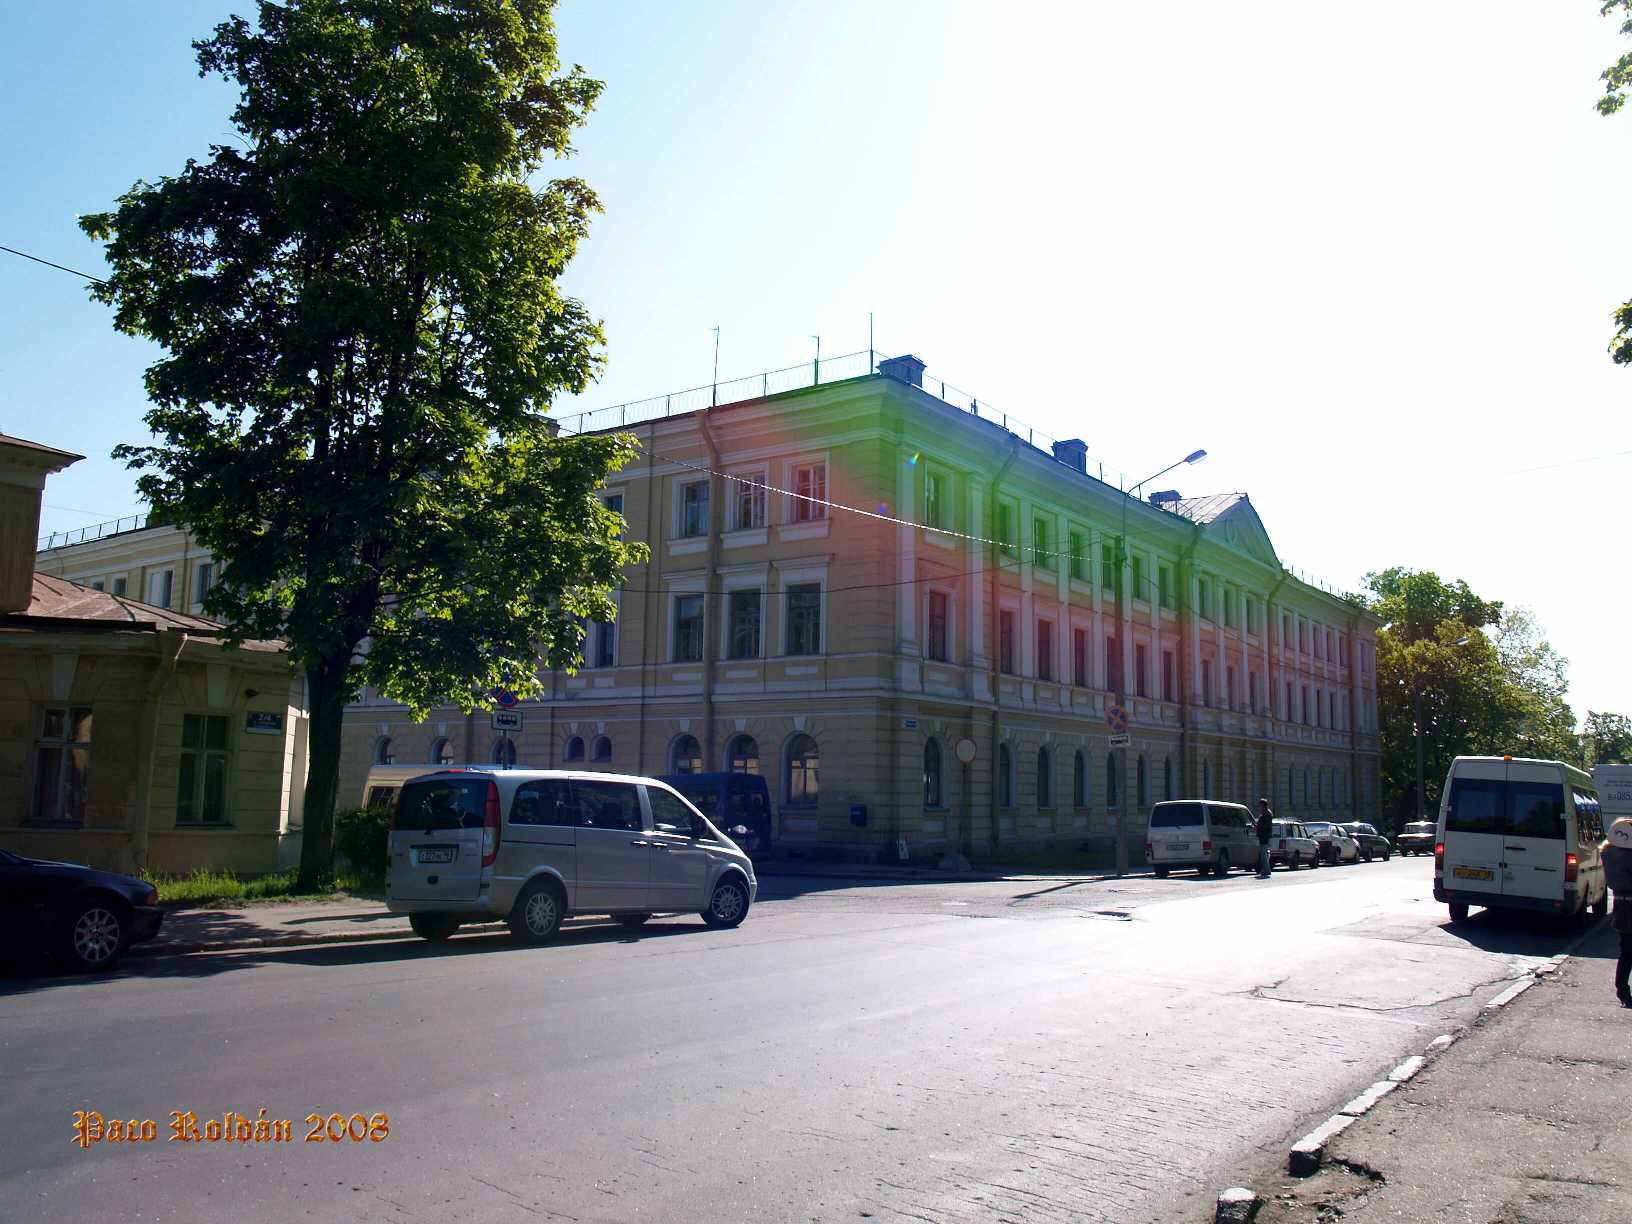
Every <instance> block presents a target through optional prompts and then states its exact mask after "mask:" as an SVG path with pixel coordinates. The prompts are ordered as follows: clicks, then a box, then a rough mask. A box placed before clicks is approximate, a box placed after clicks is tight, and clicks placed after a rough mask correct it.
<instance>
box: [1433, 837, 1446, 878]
mask: <svg viewBox="0 0 1632 1224" xmlns="http://www.w3.org/2000/svg"><path fill="white" fill-rule="evenodd" d="M1434 874H1435V875H1444V874H1445V843H1444V842H1435V843H1434Z"/></svg>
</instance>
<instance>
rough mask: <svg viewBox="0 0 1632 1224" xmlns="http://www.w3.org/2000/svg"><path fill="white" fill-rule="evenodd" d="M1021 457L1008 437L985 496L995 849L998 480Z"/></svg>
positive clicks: (999, 716) (999, 733)
mask: <svg viewBox="0 0 1632 1224" xmlns="http://www.w3.org/2000/svg"><path fill="white" fill-rule="evenodd" d="M1019 457H1020V443H1019V440H1018V439H1016V438H1013V437H1011V438H1010V439H1009V457H1008V458H1007V459H1005V460H1003V466H1002V467H1000V468H998V469H997V473H996V474H995V475H994V476H993V477H992V479H991V484H990V494H989V495H988V497H987V499H986V501H987V509H988V511H989V520H990V522H991V525H992V526H991V530H990V531H989V532H988V533H987V538H988V539H990V540H991V541H992V542H991V543H990V544H988V545H987V546H986V555H987V558H988V559H987V563H986V585H987V589H988V590H989V591H990V593H991V600H992V614H991V615H990V616H989V617H987V618H986V620H987V629H986V633H987V642H988V644H989V646H990V649H989V650H988V651H987V652H986V659H987V664H988V666H989V667H990V669H991V671H990V675H991V684H992V773H991V778H992V782H991V786H990V787H989V788H988V790H989V792H990V798H991V803H990V809H991V815H992V832H991V844H992V847H993V848H994V849H995V848H996V846H997V822H998V803H997V800H998V788H999V783H1000V781H1001V779H1000V778H999V777H998V772H997V770H998V753H999V750H1000V749H1001V747H1002V744H1003V713H1002V705H1003V691H1002V687H1001V681H999V679H998V671H997V662H998V660H997V644H998V625H997V621H998V602H997V573H998V569H999V567H1000V565H1001V562H1000V561H999V560H998V552H999V545H998V543H997V486H998V483H999V482H1000V481H1001V480H1002V479H1003V477H1005V476H1007V475H1008V473H1009V468H1011V467H1013V466H1014V461H1015V460H1016V459H1018V458H1019ZM1016 517H1017V518H1018V516H1016ZM1014 529H1015V532H1016V533H1018V532H1019V530H1020V524H1019V523H1018V522H1016V523H1015V526H1014ZM1009 767H1010V768H1011V769H1012V768H1013V767H1014V758H1013V757H1012V756H1011V757H1010V758H1009Z"/></svg>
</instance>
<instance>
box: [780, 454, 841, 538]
mask: <svg viewBox="0 0 1632 1224" xmlns="http://www.w3.org/2000/svg"><path fill="white" fill-rule="evenodd" d="M814 468H821V469H822V483H821V488H820V490H817V489H816V488H815V484H814V482H812V484H811V486H810V492H808V493H802V491H801V490H800V488H799V476H800V473H802V472H807V471H810V470H812V469H814ZM785 487H786V488H787V489H788V491H789V492H790V493H793V494H801V493H802V495H801V496H793V497H784V498H783V500H784V501H785V502H786V503H787V513H786V516H785V517H784V519H783V522H785V523H788V524H794V523H797V524H800V525H803V524H805V523H820V522H825V521H827V520H828V519H830V518H832V517H833V516H832V515H830V514H829V513H828V507H827V505H826V504H825V503H826V502H829V501H831V500H832V498H833V465H832V464H831V463H830V462H829V461H828V456H827V455H826V454H825V453H824V454H821V455H809V456H804V457H802V458H799V459H791V460H789V461H788V483H787V485H786V486H785ZM806 497H814V498H817V499H818V500H817V501H814V502H812V501H806V500H805V498H806Z"/></svg>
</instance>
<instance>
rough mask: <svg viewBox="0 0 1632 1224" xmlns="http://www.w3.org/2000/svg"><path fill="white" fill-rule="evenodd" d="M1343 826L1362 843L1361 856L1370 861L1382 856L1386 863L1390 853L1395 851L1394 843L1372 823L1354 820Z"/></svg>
mask: <svg viewBox="0 0 1632 1224" xmlns="http://www.w3.org/2000/svg"><path fill="white" fill-rule="evenodd" d="M1343 827H1344V828H1345V829H1347V830H1348V831H1349V836H1350V837H1352V838H1354V840H1355V841H1357V842H1359V843H1360V857H1361V858H1363V859H1365V860H1366V862H1368V863H1369V862H1371V860H1372V859H1374V858H1378V857H1381V858H1382V860H1383V862H1385V863H1386V862H1388V858H1389V855H1391V854H1393V853H1394V843H1393V842H1391V841H1389V840H1388V838H1386V837H1384V836H1383V835H1382V834H1381V833H1379V832H1377V830H1376V829H1374V828H1372V826H1371V825H1369V824H1361V823H1360V822H1359V821H1354V822H1351V823H1349V824H1346V825H1344V826H1343Z"/></svg>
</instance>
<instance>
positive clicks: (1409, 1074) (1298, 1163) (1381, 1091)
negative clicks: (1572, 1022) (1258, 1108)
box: [1286, 931, 1592, 1177]
mask: <svg viewBox="0 0 1632 1224" xmlns="http://www.w3.org/2000/svg"><path fill="white" fill-rule="evenodd" d="M1591 934H1592V932H1591V931H1586V932H1583V933H1582V935H1581V938H1580V939H1577V940H1575V941H1574V942H1573V943H1571V944H1570V946H1569V948H1568V949H1567V950H1566V951H1564V952H1560V953H1559V954H1558V955H1557V956H1552V957H1549V958H1548V959H1547V960H1546V961H1544V962H1542V963H1541V964H1539V965H1537V966H1535V967H1534V968H1532V969H1529V970H1527V971H1526V972H1525V973H1524V974H1523V975H1522V976H1521V977H1519V978H1518V980H1517V981H1515V982H1514V983H1513V984H1512V985H1511V986H1509V987H1508V988H1507V989H1506V990H1504V991H1502V992H1501V993H1500V994H1498V995H1497V996H1496V997H1495V998H1493V999H1491V1000H1490V1001H1489V1002H1488V1003H1486V1004H1485V1005H1484V1007H1483V1008H1482V1009H1480V1014H1479V1016H1477V1017H1475V1019H1474V1024H1475V1025H1476V1024H1478V1023H1479V1021H1480V1020H1481V1019H1483V1018H1484V1017H1485V1016H1488V1015H1492V1014H1494V1013H1496V1012H1499V1011H1501V1010H1502V1009H1503V1008H1505V1007H1507V1006H1508V1005H1509V1004H1510V1003H1512V1002H1513V1000H1514V999H1517V998H1518V997H1519V996H1520V995H1522V994H1523V993H1524V992H1525V991H1527V990H1529V989H1530V988H1531V987H1532V986H1534V985H1535V984H1536V983H1537V982H1539V981H1540V980H1541V979H1542V978H1543V977H1547V976H1550V975H1551V974H1554V973H1557V972H1558V971H1559V970H1560V969H1561V968H1563V965H1564V962H1565V961H1567V960H1569V958H1570V954H1571V953H1573V952H1574V951H1575V949H1576V948H1577V947H1578V946H1579V945H1580V944H1581V943H1582V942H1583V941H1584V940H1585V939H1586V938H1587V937H1588V936H1589V935H1591ZM1472 1027H1473V1026H1472V1025H1469V1026H1467V1027H1464V1028H1460V1029H1457V1030H1456V1031H1455V1032H1451V1033H1441V1034H1440V1035H1439V1036H1438V1037H1435V1038H1434V1039H1433V1040H1432V1041H1430V1042H1429V1043H1428V1045H1427V1047H1426V1048H1425V1049H1424V1050H1423V1052H1422V1053H1421V1054H1413V1055H1412V1056H1411V1057H1410V1058H1407V1059H1406V1060H1405V1061H1403V1062H1401V1063H1400V1064H1399V1065H1398V1066H1396V1067H1395V1068H1394V1069H1393V1070H1391V1071H1390V1072H1389V1073H1388V1075H1387V1076H1386V1077H1385V1078H1383V1079H1380V1080H1378V1081H1377V1082H1376V1083H1374V1084H1372V1086H1371V1087H1370V1088H1368V1089H1366V1091H1364V1092H1362V1093H1361V1094H1360V1095H1359V1096H1357V1097H1355V1098H1354V1099H1353V1100H1352V1101H1350V1102H1349V1103H1348V1104H1347V1105H1345V1106H1343V1108H1342V1109H1340V1110H1338V1111H1337V1112H1336V1113H1334V1114H1333V1115H1332V1116H1331V1117H1329V1118H1327V1119H1326V1121H1325V1122H1323V1123H1321V1124H1320V1125H1319V1126H1317V1127H1316V1128H1315V1129H1314V1130H1312V1131H1310V1132H1309V1133H1308V1134H1307V1135H1305V1136H1304V1137H1303V1138H1302V1139H1299V1140H1298V1141H1297V1142H1296V1143H1294V1144H1293V1145H1292V1147H1291V1149H1290V1150H1289V1151H1288V1152H1287V1154H1286V1168H1287V1172H1289V1173H1291V1174H1292V1176H1294V1177H1309V1176H1311V1175H1312V1174H1314V1173H1315V1172H1317V1171H1318V1170H1319V1169H1320V1166H1321V1165H1322V1164H1323V1163H1324V1162H1325V1159H1326V1148H1327V1145H1328V1144H1330V1143H1331V1141H1332V1140H1333V1139H1335V1138H1337V1137H1338V1136H1339V1135H1341V1134H1342V1133H1343V1132H1344V1131H1346V1130H1347V1129H1348V1128H1349V1127H1350V1126H1352V1125H1353V1124H1354V1123H1355V1122H1358V1121H1359V1120H1360V1119H1361V1118H1363V1117H1365V1116H1366V1114H1368V1113H1370V1112H1371V1111H1372V1110H1373V1109H1374V1108H1376V1106H1377V1104H1378V1102H1379V1101H1381V1100H1383V1098H1385V1097H1387V1096H1388V1095H1389V1094H1390V1093H1391V1092H1393V1091H1394V1090H1395V1089H1396V1088H1398V1087H1400V1085H1402V1084H1405V1083H1409V1082H1410V1081H1411V1080H1413V1079H1415V1078H1416V1076H1417V1074H1418V1072H1420V1071H1421V1070H1422V1069H1423V1068H1424V1067H1426V1066H1427V1065H1428V1061H1429V1059H1431V1058H1434V1057H1437V1056H1438V1055H1439V1054H1442V1053H1443V1052H1444V1051H1446V1050H1448V1049H1450V1048H1451V1046H1453V1045H1455V1044H1456V1043H1457V1042H1458V1041H1460V1040H1461V1039H1462V1038H1463V1037H1465V1036H1467V1034H1468V1032H1469V1031H1470V1030H1471V1028H1472Z"/></svg>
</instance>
